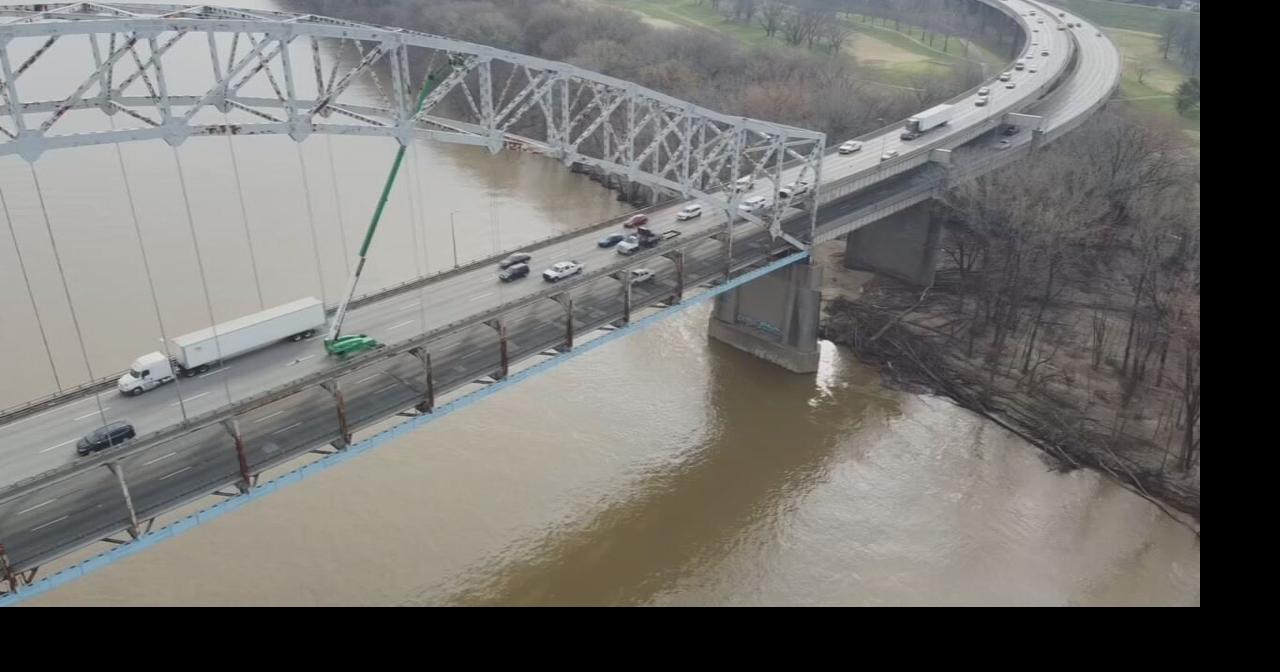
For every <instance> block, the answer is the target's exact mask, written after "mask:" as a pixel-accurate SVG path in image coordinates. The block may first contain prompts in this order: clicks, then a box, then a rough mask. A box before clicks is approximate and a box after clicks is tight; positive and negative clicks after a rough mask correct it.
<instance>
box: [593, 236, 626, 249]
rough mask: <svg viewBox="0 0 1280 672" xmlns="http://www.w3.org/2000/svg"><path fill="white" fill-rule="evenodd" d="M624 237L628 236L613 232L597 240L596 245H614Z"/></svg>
mask: <svg viewBox="0 0 1280 672" xmlns="http://www.w3.org/2000/svg"><path fill="white" fill-rule="evenodd" d="M623 238H626V235H625V234H621V233H611V234H609V235H607V236H605V237H604V238H601V239H600V240H599V241H597V242H596V245H599V246H600V247H613V246H614V245H617V244H618V243H621V242H622V239H623Z"/></svg>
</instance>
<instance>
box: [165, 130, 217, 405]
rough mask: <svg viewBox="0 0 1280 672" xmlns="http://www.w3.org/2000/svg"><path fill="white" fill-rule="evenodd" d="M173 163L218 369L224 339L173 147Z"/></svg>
mask: <svg viewBox="0 0 1280 672" xmlns="http://www.w3.org/2000/svg"><path fill="white" fill-rule="evenodd" d="M172 149H173V163H174V165H176V166H177V168H178V184H179V186H181V187H182V205H183V207H185V208H186V212H187V229H188V230H190V231H191V245H192V247H193V248H195V251H196V268H197V269H198V270H199V271H200V287H201V288H202V289H203V290H204V307H205V310H206V311H207V312H208V314H209V328H210V329H212V330H213V347H214V350H215V351H216V352H217V353H218V368H223V367H225V366H226V363H225V362H224V361H223V360H222V339H221V338H219V337H218V322H217V320H215V319H214V317H213V300H212V299H210V298H209V280H208V278H207V277H206V276H205V272H204V257H203V256H202V255H201V254H200V238H199V236H197V235H196V218H195V216H193V215H192V214H191V196H190V195H189V194H188V193H187V176H186V173H185V172H184V171H183V170H182V157H181V156H180V155H179V154H178V148H177V147H173V148H172ZM230 379H231V374H227V375H225V376H223V377H222V389H223V391H224V392H225V393H226V395H227V403H228V404H229V403H231V380H230Z"/></svg>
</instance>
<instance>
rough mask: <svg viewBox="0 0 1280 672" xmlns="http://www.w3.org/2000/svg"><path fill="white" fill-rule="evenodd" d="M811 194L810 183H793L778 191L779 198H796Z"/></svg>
mask: <svg viewBox="0 0 1280 672" xmlns="http://www.w3.org/2000/svg"><path fill="white" fill-rule="evenodd" d="M808 192H809V183H808V182H792V183H791V184H788V185H787V186H785V187H783V188H781V189H779V190H778V198H795V197H797V196H803V195H805V194H806V193H808Z"/></svg>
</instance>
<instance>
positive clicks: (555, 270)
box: [542, 261, 582, 282]
mask: <svg viewBox="0 0 1280 672" xmlns="http://www.w3.org/2000/svg"><path fill="white" fill-rule="evenodd" d="M581 272H582V264H581V263H579V262H577V261H560V262H556V263H555V264H553V265H552V266H551V268H548V269H547V270H545V271H543V272H542V279H543V280H546V281H547V282H559V281H561V280H564V279H565V278H568V277H571V276H574V275H577V274H579V273H581Z"/></svg>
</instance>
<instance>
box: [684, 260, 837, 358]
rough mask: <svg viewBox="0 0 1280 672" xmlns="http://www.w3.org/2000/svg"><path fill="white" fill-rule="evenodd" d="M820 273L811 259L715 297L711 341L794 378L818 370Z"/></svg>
mask: <svg viewBox="0 0 1280 672" xmlns="http://www.w3.org/2000/svg"><path fill="white" fill-rule="evenodd" d="M821 290H822V268H821V267H818V266H813V265H810V263H809V262H808V260H805V261H804V262H799V263H795V264H791V265H790V266H787V267H785V268H780V269H778V270H776V271H774V272H773V273H770V274H769V275H766V276H764V277H762V278H759V279H758V280H755V281H753V282H750V283H747V284H745V285H742V286H741V287H737V288H734V289H732V290H729V291H727V292H725V293H724V294H721V295H719V296H717V297H716V304H715V310H714V311H713V312H712V314H711V320H710V324H709V325H708V330H707V333H708V335H709V336H711V338H714V339H716V340H717V341H720V342H722V343H726V344H728V345H731V346H733V347H735V348H737V349H739V350H742V351H743V352H748V353H751V354H753V355H755V356H756V357H759V358H761V359H764V360H767V361H770V362H773V363H774V364H777V365H778V366H781V367H782V368H784V369H786V370H788V371H794V372H795V373H814V372H815V371H817V370H818V322H819V320H820V319H821V316H822V315H821V313H822V292H821Z"/></svg>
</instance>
